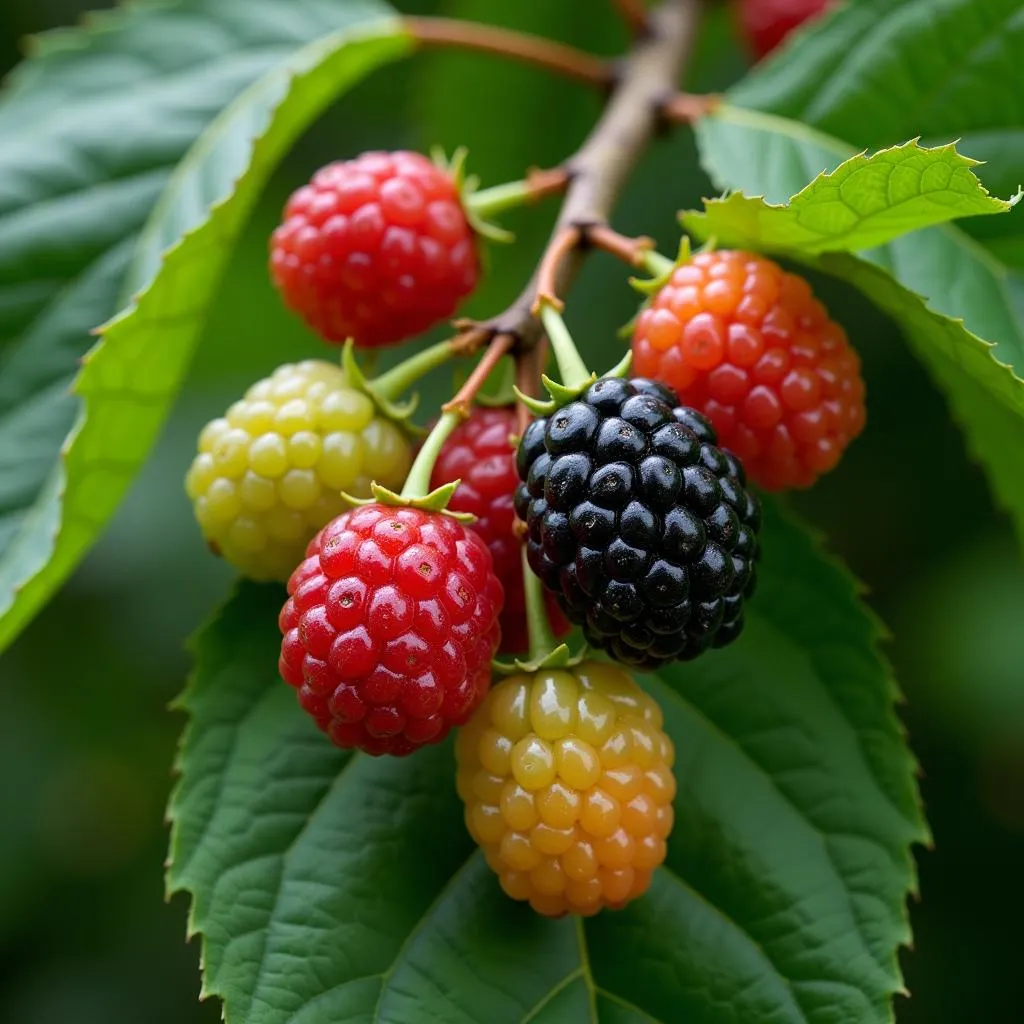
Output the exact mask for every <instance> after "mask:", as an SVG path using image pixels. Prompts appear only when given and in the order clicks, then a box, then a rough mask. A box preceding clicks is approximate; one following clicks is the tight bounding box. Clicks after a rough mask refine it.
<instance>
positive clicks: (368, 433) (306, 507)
mask: <svg viewBox="0 0 1024 1024" xmlns="http://www.w3.org/2000/svg"><path fill="white" fill-rule="evenodd" d="M411 464H412V446H411V445H410V443H409V440H408V438H407V436H406V434H405V432H404V431H403V430H402V428H401V427H399V426H398V425H396V424H395V423H393V422H392V421H391V420H389V419H387V418H386V417H384V416H383V415H381V414H380V412H379V411H378V410H377V408H376V407H375V406H374V403H373V402H372V401H371V399H370V398H369V397H368V396H367V395H366V394H364V393H363V392H362V391H360V390H358V389H357V388H354V387H351V386H350V385H349V383H348V380H347V379H346V377H345V374H344V372H343V371H342V369H341V367H340V366H335V365H333V364H331V363H325V362H321V361H319V360H313V359H310V360H306V361H305V362H301V363H295V364H287V365H285V366H279V367H278V368H277V369H276V370H275V371H274V373H273V374H271V376H269V377H267V378H266V379H264V380H261V381H259V382H258V383H256V384H254V385H253V386H252V387H251V388H249V390H248V391H247V392H246V393H245V397H244V398H243V399H242V400H241V401H239V402H235V404H234V405H232V406H231V408H230V409H228V411H227V413H226V414H225V415H224V416H223V417H220V418H218V419H215V420H212V421H211V422H210V423H208V424H207V425H206V426H205V427H204V428H203V431H202V433H201V434H200V435H199V453H198V454H197V455H196V457H195V459H194V460H193V462H192V465H191V467H190V468H189V471H188V474H187V476H186V477H185V489H186V491H187V492H188V496H189V497H190V498H191V499H192V502H193V505H194V508H195V514H196V519H197V520H198V522H199V525H200V527H201V528H202V531H203V536H204V537H205V538H206V540H207V543H209V545H210V547H211V548H212V549H213V550H214V551H216V552H217V553H218V554H220V555H223V556H224V557H225V558H226V559H227V560H228V561H229V562H231V563H232V565H234V566H236V567H237V568H238V569H240V570H241V571H242V572H243V573H244V574H245V575H246V576H249V577H251V578H252V579H256V580H287V579H288V577H289V576H290V575H291V572H292V570H293V569H294V568H295V567H296V566H297V565H298V564H299V562H301V561H302V557H303V555H304V554H305V550H306V545H307V544H308V543H309V541H310V540H311V539H312V538H313V536H314V534H316V532H317V530H319V529H320V528H321V527H322V526H324V525H325V524H326V523H328V522H330V520H332V519H333V518H334V517H335V516H337V515H339V514H340V513H341V512H343V511H345V509H346V508H347V507H348V506H347V505H346V503H345V501H344V499H343V498H342V497H341V492H342V491H346V492H347V493H349V494H352V495H354V496H356V497H369V496H370V480H371V478H372V479H373V480H376V481H377V482H378V483H379V484H382V485H383V486H385V487H388V488H391V489H392V490H400V489H401V487H402V484H403V483H404V481H405V477H406V474H407V473H408V472H409V467H410V465H411Z"/></svg>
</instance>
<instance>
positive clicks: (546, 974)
mask: <svg viewBox="0 0 1024 1024" xmlns="http://www.w3.org/2000/svg"><path fill="white" fill-rule="evenodd" d="M281 600H282V595H281V592H280V590H279V589H277V588H273V587H258V586H256V585H251V584H250V585H244V586H242V587H241V588H240V589H239V591H238V592H237V594H236V595H235V597H234V598H233V599H232V600H231V601H230V602H229V604H228V605H227V607H226V608H225V609H224V611H223V613H222V614H221V616H220V617H219V619H217V620H216V621H215V622H214V623H212V624H211V625H210V626H208V627H207V629H206V630H205V631H204V632H203V633H202V634H201V635H200V637H199V639H198V641H197V643H196V645H195V654H196V659H197V668H196V672H195V675H194V676H193V678H192V680H191V682H190V684H189V686H188V689H187V690H186V693H185V695H184V697H183V699H182V702H181V703H182V706H183V708H184V709H185V710H186V711H187V712H188V713H189V715H190V721H189V724H188V726H187V729H186V733H185V737H184V740H183V744H182V747H181V752H180V756H179V760H178V769H179V771H180V773H181V779H180V782H179V785H178V788H177V790H176V792H175V794H174V796H173V797H172V802H171V808H170V817H171V821H172V824H173V834H172V840H171V858H170V867H169V872H168V887H169V889H170V891H171V892H177V891H181V890H185V891H188V892H189V893H191V895H192V901H193V902H192V911H191V916H190V924H189V927H190V931H191V932H192V933H197V932H198V933H200V934H201V935H202V943H203V951H202V960H203V964H204V992H205V993H206V994H207V995H216V996H219V997H220V998H221V999H223V1000H224V1002H225V1019H226V1021H227V1022H228V1024H242V1022H243V1021H244V1022H246V1024H285V1022H286V1021H287V1022H289V1024H318V1022H320V1021H323V1020H359V1021H367V1022H384V1021H387V1022H389V1024H398V1022H409V1024H419V1022H422V1021H424V1020H430V1021H432V1022H438V1024H448V1022H451V1024H456V1022H459V1024H468V1022H472V1021H479V1020H487V1021H488V1024H506V1022H508V1024H512V1022H516V1024H518V1022H521V1021H532V1022H538V1021H540V1022H548V1024H577V1022H579V1024H591V1022H593V1021H595V1020H597V1021H601V1022H612V1024H625V1022H629V1024H633V1022H646V1024H649V1022H650V1021H652V1020H654V1021H664V1022H666V1024H669V1022H671V1024H674V1022H676V1021H683V1020H685V1021H687V1022H692V1024H728V1022H730V1021H732V1022H735V1024H759V1022H765V1024H768V1022H771V1024H790V1022H792V1024H831V1022H834V1021H838V1020H841V1021H857V1022H858V1024H874V1022H876V1021H878V1022H882V1021H890V1020H892V1008H891V999H892V995H893V993H895V992H897V991H899V989H900V987H901V980H900V974H899V968H898V965H897V962H896V956H897V950H898V947H899V946H900V945H901V944H904V943H906V942H907V941H908V940H909V935H910V932H909V926H908V923H907V916H906V907H905V900H906V897H907V894H908V893H909V892H911V891H913V889H914V886H915V876H914V866H913V862H912V859H911V855H910V846H911V844H912V843H916V842H924V841H926V840H927V831H926V827H925V825H924V823H923V820H922V818H921V814H920V810H919V807H918V802H917V794H916V787H915V784H914V780H913V771H914V762H913V760H912V758H911V755H910V754H909V752H908V750H907V748H906V746H905V743H904V739H903V735H902V731H901V729H900V726H899V724H898V722H897V720H896V717H895V715H894V714H893V710H892V703H893V700H894V699H895V698H896V696H897V691H896V687H895V684H894V682H893V680H892V678H891V675H890V673H889V670H888V668H887V666H886V665H885V663H884V662H883V661H882V660H881V659H880V657H879V655H878V653H877V643H878V640H879V636H880V630H879V627H878V625H877V624H876V623H875V621H874V620H873V619H872V618H871V616H870V615H869V614H867V613H866V612H865V611H864V609H863V608H862V607H861V606H860V604H859V602H858V600H857V597H856V592H855V587H854V584H853V582H852V581H851V579H850V578H849V577H848V576H847V574H846V573H845V572H844V571H843V570H842V569H840V568H839V567H837V566H836V565H835V564H833V563H832V562H830V561H829V560H827V559H825V558H823V557H822V555H821V554H820V553H819V551H818V550H817V549H816V547H815V545H814V543H813V542H812V541H811V540H810V539H809V538H808V536H807V535H806V534H805V533H804V532H803V531H802V530H801V529H800V528H799V527H797V526H796V525H794V524H793V523H791V522H789V521H787V520H786V519H785V518H784V517H783V516H782V515H780V514H779V512H778V510H777V509H776V507H775V506H774V505H770V506H769V507H768V510H767V521H766V526H765V558H764V562H763V568H762V583H761V589H760V591H759V593H758V595H757V597H756V598H755V599H754V601H753V605H752V608H751V612H750V621H749V624H748V627H747V631H746V633H745V634H744V636H743V637H742V638H741V639H740V640H739V641H738V642H737V643H736V644H735V645H733V646H732V647H730V648H727V649H725V650H722V651H718V652H714V653H712V654H709V655H707V656H705V657H702V658H700V659H698V660H697V661H695V662H693V663H690V664H688V665H686V666H681V667H679V668H678V669H674V670H671V671H669V672H666V673H665V674H664V676H663V677H662V678H661V679H655V678H651V679H648V680H646V682H645V685H647V686H648V688H649V689H650V691H651V692H652V693H653V694H654V695H655V696H656V697H657V699H658V700H659V702H660V703H661V705H662V708H663V710H664V712H665V722H666V728H667V730H668V731H669V732H670V734H671V735H672V738H673V740H674V741H675V743H676V748H677V763H676V775H677V778H678V780H679V795H678V797H677V799H676V813H677V824H676V827H675V831H674V833H673V835H672V837H671V839H670V842H669V854H668V861H667V864H666V866H665V867H664V868H662V869H661V870H659V871H658V873H657V874H656V876H655V880H654V883H653V887H652V890H651V892H650V893H648V894H647V895H646V896H645V897H643V898H642V899H640V900H638V901H636V902H635V903H634V904H632V905H631V906H629V907H628V908H626V909H625V910H622V911H618V912H604V913H602V914H600V915H599V916H597V917H596V918H593V919H590V920H587V921H586V922H585V923H583V922H581V921H579V920H575V919H571V918H567V919H562V920H558V921H549V920H544V919H541V918H538V917H537V916H535V915H534V914H533V913H532V912H531V911H530V910H529V909H527V908H525V907H524V906H522V905H519V904H515V903H513V902H511V901H510V900H508V899H507V898H506V897H505V896H504V895H503V894H502V893H501V891H500V889H499V887H498V885H497V882H496V881H495V879H494V878H493V877H492V876H491V874H490V872H489V871H488V869H487V867H486V865H485V864H484V863H483V861H482V859H481V857H480V855H479V854H478V853H476V852H474V849H473V847H472V844H471V843H470V842H469V840H468V838H467V836H466V833H465V828H464V826H463V824H462V813H461V807H460V804H459V801H458V799H457V798H456V796H455V794H454V785H453V774H454V763H453V757H452V753H451V749H450V744H445V745H443V746H441V747H435V748H427V749H425V750H423V751H420V752H419V753H417V754H416V755H413V756H412V757H409V758H406V759H389V758H381V759H373V758H370V757H367V756H365V755H362V754H355V755H352V754H349V753H345V752H342V751H339V750H336V749H334V748H333V747H332V746H331V745H330V744H329V742H328V741H327V740H326V739H325V738H324V737H323V736H322V735H320V734H319V733H318V732H317V730H316V728H315V726H314V725H313V724H312V722H311V721H310V720H309V719H308V718H307V716H306V715H305V714H304V713H303V712H302V711H301V710H300V709H299V708H298V706H297V703H296V700H295V694H294V691H293V690H291V688H290V687H288V686H286V685H285V684H284V683H282V682H281V681H280V679H279V678H278V676H277V672H276V661H277V653H278V650H277V647H278V641H277V633H276V630H275V628H274V622H275V618H276V615H277V612H278V610H279V607H280V603H281Z"/></svg>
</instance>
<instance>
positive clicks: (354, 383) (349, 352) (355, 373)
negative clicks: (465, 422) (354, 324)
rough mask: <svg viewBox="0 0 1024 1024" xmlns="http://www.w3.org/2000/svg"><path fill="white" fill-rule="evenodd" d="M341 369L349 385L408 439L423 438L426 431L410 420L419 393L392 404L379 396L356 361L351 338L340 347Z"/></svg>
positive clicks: (418, 399)
mask: <svg viewBox="0 0 1024 1024" xmlns="http://www.w3.org/2000/svg"><path fill="white" fill-rule="evenodd" d="M341 368H342V370H343V371H344V373H345V378H346V380H347V381H348V383H349V385H350V386H351V387H353V388H355V389H356V390H357V391H360V392H362V393H363V394H364V395H366V397H367V398H369V399H370V401H371V402H373V404H374V407H375V408H376V409H377V411H378V412H379V413H380V414H381V415H382V416H384V417H385V418H386V419H389V420H391V422H392V423H395V424H397V425H398V426H399V427H401V428H402V429H403V430H404V431H406V433H408V434H409V436H410V437H423V436H424V434H425V433H426V431H425V430H423V428H422V427H418V426H416V424H415V423H413V422H412V420H411V418H410V417H411V416H412V414H413V413H414V412H415V411H416V409H417V407H418V406H419V404H420V396H419V393H418V392H413V394H412V395H410V396H409V398H407V399H406V400H405V401H404V402H392V401H391V400H390V399H388V398H385V397H384V396H383V395H382V394H380V392H379V391H377V389H376V388H374V386H373V381H372V380H370V379H369V378H368V377H367V376H366V374H365V373H364V372H363V369H362V367H361V366H360V365H359V363H358V361H357V360H356V353H355V342H354V341H353V339H352V338H349V339H348V341H346V342H345V344H344V345H343V346H342V349H341Z"/></svg>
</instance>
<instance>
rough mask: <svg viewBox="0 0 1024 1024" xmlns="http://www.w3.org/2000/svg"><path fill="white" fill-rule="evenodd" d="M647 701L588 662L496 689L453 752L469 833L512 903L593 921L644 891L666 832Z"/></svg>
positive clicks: (655, 721)
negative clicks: (594, 916)
mask: <svg viewBox="0 0 1024 1024" xmlns="http://www.w3.org/2000/svg"><path fill="white" fill-rule="evenodd" d="M661 723H662V719H661V713H660V711H659V710H658V707H657V705H656V704H655V702H654V701H653V700H652V699H651V698H650V697H649V696H648V695H647V694H645V693H644V692H643V691H642V690H641V689H640V688H639V687H638V686H637V685H636V683H635V682H634V681H633V680H632V679H631V678H630V677H629V676H628V675H627V674H626V673H625V672H624V671H623V670H622V669H620V668H618V667H617V666H615V665H609V664H605V663H596V662H589V663H585V664H582V665H579V666H576V667H574V668H572V669H568V670H557V671H551V670H542V671H540V672H537V673H534V674H532V675H530V674H523V675H517V676H513V677H511V678H508V679H505V680H503V681H501V682H499V683H498V684H497V685H496V686H494V687H493V689H492V690H491V691H490V693H489V694H488V696H487V698H486V699H485V701H484V703H483V704H482V705H481V707H480V708H479V709H478V711H477V712H476V714H475V716H474V717H473V719H472V720H471V721H470V722H469V724H468V725H467V726H466V727H465V728H464V729H463V730H462V732H461V734H460V736H459V738H458V740H457V742H456V760H457V763H458V773H457V789H458V792H459V796H460V797H461V799H462V800H463V802H464V803H465V805H466V809H467V817H466V821H467V825H468V827H469V830H470V832H471V834H472V835H473V838H474V839H475V840H476V841H477V842H478V843H479V844H480V845H481V847H482V848H483V851H484V857H485V860H486V861H487V864H488V865H489V866H490V868H491V870H493V871H494V872H495V874H497V876H498V878H499V879H500V881H501V885H502V888H503V889H504V890H505V892H506V893H508V894H509V895H510V896H511V897H512V898H513V899H516V900H521V901H525V902H528V903H529V904H530V906H531V907H533V909H534V910H536V911H537V912H538V913H541V914H549V915H552V916H558V915H561V914H565V913H574V914H581V915H590V914H594V913H597V912H598V911H599V910H600V909H601V908H602V907H619V906H622V905H624V904H625V903H627V902H629V900H631V899H634V898H635V897H637V896H639V895H640V894H641V893H643V892H644V891H645V890H646V889H647V887H648V886H649V884H650V880H651V873H652V872H653V871H654V870H655V869H656V868H657V867H658V866H659V865H660V864H661V863H662V862H663V861H664V859H665V855H666V845H665V839H666V837H667V836H668V833H669V832H670V831H671V828H672V822H673V813H672V804H671V801H672V798H673V796H674V795H675V781H674V779H673V776H672V771H671V762H672V757H673V748H672V743H671V741H670V740H669V739H668V737H667V736H666V735H665V734H664V733H663V732H662V730H661Z"/></svg>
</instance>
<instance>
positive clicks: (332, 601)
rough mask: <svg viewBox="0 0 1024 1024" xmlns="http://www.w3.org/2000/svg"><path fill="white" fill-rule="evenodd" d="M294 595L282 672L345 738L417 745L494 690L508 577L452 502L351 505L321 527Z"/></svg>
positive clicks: (384, 748) (393, 748)
mask: <svg viewBox="0 0 1024 1024" xmlns="http://www.w3.org/2000/svg"><path fill="white" fill-rule="evenodd" d="M288 594H289V597H288V600H287V602H286V603H285V605H284V608H283V609H282V610H281V616H280V627H281V632H282V635H283V640H282V643H281V660H280V671H281V675H282V677H283V678H284V680H285V681H286V682H287V683H289V684H290V685H291V686H294V687H295V688H296V689H297V690H298V697H299V703H300V704H301V705H302V707H303V708H304V709H305V710H306V711H307V712H308V713H309V714H310V715H312V716H313V718H314V719H315V720H316V723H317V725H318V726H319V727H320V728H321V729H322V730H323V731H324V732H326V733H327V734H328V735H329V736H330V737H331V739H332V740H333V741H334V742H335V743H336V744H338V746H341V747H356V748H359V749H360V750H364V751H366V752H367V753H370V754H397V755H404V754H408V753H411V752H412V751H413V750H416V749H417V748H418V747H421V746H423V745H424V744H427V743H437V742H439V741H440V740H442V739H444V737H445V736H446V735H447V733H448V731H449V730H450V729H451V727H452V726H453V725H461V724H462V723H464V722H466V721H467V720H468V719H469V717H470V716H471V715H472V713H473V711H474V710H475V709H476V707H477V706H478V705H479V703H480V701H481V700H482V699H483V697H484V694H485V693H486V692H487V688H488V686H489V685H490V672H491V659H492V658H493V657H494V653H495V651H496V650H497V647H498V642H499V640H500V630H499V626H498V613H499V612H500V610H501V602H502V587H501V583H500V582H499V581H498V578H497V577H496V576H495V575H494V570H493V566H492V562H491V555H490V552H489V551H488V550H487V546H486V545H485V544H484V542H483V541H482V540H481V539H480V538H479V537H478V536H477V535H476V534H475V533H473V532H472V531H471V530H468V529H467V528H466V527H465V526H463V525H462V524H461V523H460V522H458V521H457V520H455V519H453V518H452V517H451V516H449V515H446V514H444V513H443V512H434V511H430V510H427V509H421V508H411V507H395V506H392V505H384V504H379V503H372V504H368V505H365V506H362V507H359V508H355V509H352V510H350V511H348V512H345V513H344V514H342V515H340V516H338V518H337V519H335V520H333V521H332V522H331V523H329V524H328V525H327V526H326V527H324V529H323V530H322V531H321V532H320V533H318V534H317V536H316V537H314V538H313V540H312V541H311V543H310V545H309V549H308V552H307V557H306V559H305V561H303V562H302V563H301V564H300V565H299V567H298V568H297V569H296V570H295V572H294V573H293V574H292V577H291V579H290V580H289V581H288Z"/></svg>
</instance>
